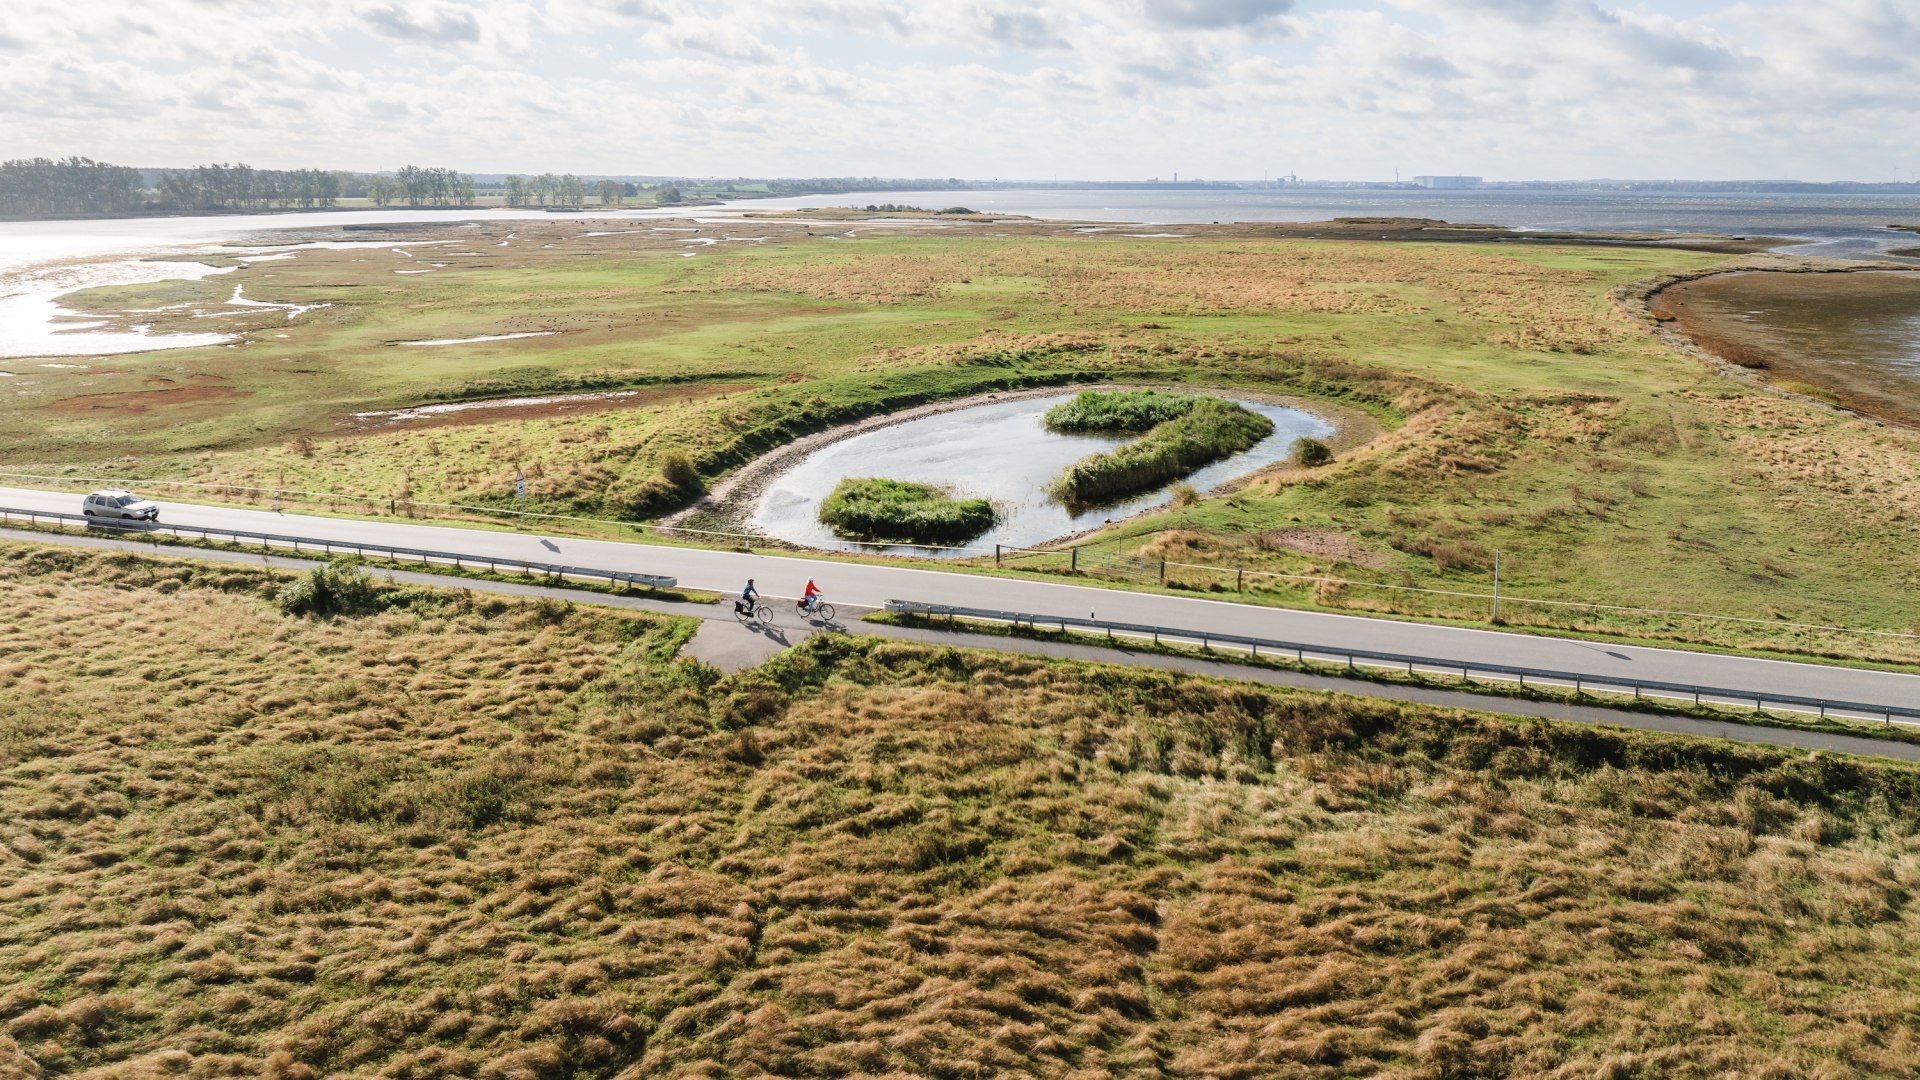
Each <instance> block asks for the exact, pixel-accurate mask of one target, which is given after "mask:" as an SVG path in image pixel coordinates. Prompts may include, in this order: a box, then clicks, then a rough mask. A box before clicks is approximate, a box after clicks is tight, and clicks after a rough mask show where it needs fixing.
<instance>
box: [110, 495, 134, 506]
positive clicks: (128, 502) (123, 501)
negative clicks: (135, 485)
mask: <svg viewBox="0 0 1920 1080" xmlns="http://www.w3.org/2000/svg"><path fill="white" fill-rule="evenodd" d="M139 501H140V500H139V499H136V498H134V497H133V496H131V495H122V496H120V497H119V498H117V499H115V500H113V505H115V506H132V505H133V504H134V503H137V502H139Z"/></svg>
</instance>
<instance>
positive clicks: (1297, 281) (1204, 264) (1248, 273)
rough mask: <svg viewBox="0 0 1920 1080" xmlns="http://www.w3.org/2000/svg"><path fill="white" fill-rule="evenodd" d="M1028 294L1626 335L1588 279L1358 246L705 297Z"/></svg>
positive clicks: (825, 282) (1160, 257)
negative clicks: (1012, 285) (985, 289)
mask: <svg viewBox="0 0 1920 1080" xmlns="http://www.w3.org/2000/svg"><path fill="white" fill-rule="evenodd" d="M987 280H992V281H1026V282H1033V283H1037V284H1038V285H1039V286H1040V287H1041V288H1042V289H1043V291H1044V293H1045V295H1046V297H1047V298H1048V299H1049V300H1050V301H1052V302H1053V303H1054V304H1057V305H1059V306H1061V307H1065V308H1071V309H1074V310H1086V311H1114V310H1122V311H1129V312H1136V311H1137V312H1150V313H1155V314H1167V315H1218V314H1265V313H1275V312H1296V313H1319V314H1362V313H1366V314H1385V315H1408V314H1415V313H1418V312H1421V311H1425V310H1428V309H1429V307H1430V306H1431V305H1434V304H1445V305H1450V306H1452V307H1453V309H1454V310H1455V311H1457V312H1458V314H1459V315H1461V316H1463V317H1465V318H1468V319H1471V320H1475V321H1478V322H1481V323H1483V324H1488V325H1491V326H1492V327H1493V328H1494V329H1493V332H1492V334H1491V336H1490V337H1489V339H1488V340H1489V341H1490V342H1491V343H1493V344H1496V345H1503V346H1509V347H1513V348H1523V349H1535V348H1539V349H1551V350H1555V351H1570V352H1591V351H1594V350H1596V349H1598V348H1601V347H1603V346H1605V345H1608V344H1611V343H1615V342H1618V341H1620V340H1622V339H1623V337H1624V335H1625V333H1626V330H1625V328H1624V327H1623V326H1622V325H1621V324H1620V323H1619V321H1618V320H1616V319H1613V318H1610V317H1609V316H1608V314H1607V313H1606V312H1605V311H1604V309H1603V305H1600V304H1596V303H1595V302H1594V301H1593V299H1592V297H1591V296H1588V295H1586V293H1587V291H1588V289H1587V288H1586V286H1587V285H1588V283H1589V282H1590V281H1592V280H1595V278H1594V276H1593V275H1591V274H1583V273H1571V272H1568V271H1566V270H1560V269H1553V268H1549V267H1544V266H1541V265H1538V264H1536V263H1533V262H1529V261H1526V260H1523V259H1516V258H1512V257H1510V256H1507V255H1504V254H1500V253H1495V252H1491V251H1486V250H1481V249H1472V248H1461V247H1448V246H1440V245H1431V246H1429V245H1399V244H1395V245H1385V244H1363V243H1275V242H1255V243H1237V244H1235V243H1227V244H1222V243H1211V244H1196V245H1191V246H1189V245H1165V244H1163V245H1156V246H1152V247H1143V246H1141V245H1124V244H1108V243H1100V242H1096V241H1086V240H1076V241H1071V242H1070V246H1068V245H1063V244H1062V243H1061V242H1059V241H1054V242H1050V243H1048V242H1041V243H1033V242H1028V243H1019V244H997V245H961V244H955V243H931V242H930V243H928V245H927V250H926V251H924V252H914V253H899V254H888V255H872V254H858V255H849V256H845V257H839V258H816V259H813V260H810V261H808V262H806V263H794V262H782V261H775V260H772V259H767V260H759V261H753V262H746V263H742V264H741V265H739V266H738V267H736V268H734V269H731V270H730V271H729V272H727V273H726V274H724V275H721V276H720V277H719V278H717V279H716V281H715V282H714V285H713V286H712V287H717V288H723V289H732V290H745V291H772V292H791V293H800V294H802V295H806V296H813V297H818V298H820V299H823V300H842V301H858V302H863V303H888V304H897V303H905V302H910V301H917V300H927V299H934V298H938V297H941V296H945V295H947V294H948V293H949V292H950V291H951V290H953V289H954V288H956V287H960V286H964V285H971V284H973V283H975V282H978V281H987Z"/></svg>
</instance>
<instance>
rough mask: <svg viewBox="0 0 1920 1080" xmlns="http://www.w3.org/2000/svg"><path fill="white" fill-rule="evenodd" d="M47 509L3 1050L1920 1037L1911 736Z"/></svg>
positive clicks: (1562, 1063)
mask: <svg viewBox="0 0 1920 1080" xmlns="http://www.w3.org/2000/svg"><path fill="white" fill-rule="evenodd" d="M285 581H286V579H285V578H284V577H281V576H276V575H274V574H272V573H270V572H267V571H263V570H259V569H255V568H246V567H233V566H212V565H204V564H195V563H192V562H187V561H171V560H164V559H148V558H142V557H132V556H120V555H111V554H103V553H88V552H76V551H73V550H68V549H50V548H37V547H34V546H31V545H21V544H4V545H0V867H4V868H5V873H4V875H3V876H0V1073H4V1074H5V1075H9V1076H35V1075H41V1076H73V1077H80V1076H86V1077H106V1076H127V1077H149V1076H151V1077H162V1076H194V1077H260V1076H266V1077H275V1078H283V1080H285V1078H296V1077H319V1076H338V1077H343V1078H347V1077H353V1078H358V1077H369V1078H370V1077H375V1076H383V1077H422V1078H424V1077H440V1076H450V1075H473V1076H487V1077H510V1076H526V1077H550V1076H551V1077H559V1076H574V1077H582V1078H586V1077H638V1076H656V1075H675V1076H716V1077H732V1076H743V1077H744V1076H753V1075H762V1076H764V1075H782V1076H823V1077H838V1076H846V1077H854V1076H883V1075H916V1076H971V1075H984V1074H1012V1075H1031V1076H1041V1077H1063V1078H1064V1077H1075V1076H1087V1075H1126V1076H1142V1077H1145V1076H1182V1077H1187V1076H1198V1077H1219V1078H1228V1077H1250V1076H1298V1077H1328V1078H1332V1077H1341V1076H1353V1075H1381V1076H1387V1075H1392V1076H1407V1077H1442V1076H1478V1075H1492V1074H1508V1075H1564V1076H1582V1077H1584V1076H1596V1075H1598V1076H1662V1077H1681V1078H1686V1077H1715V1078H1718V1077H1766V1076H1789V1075H1793V1076H1843V1075H1844V1076H1899V1075H1906V1074H1907V1073H1909V1072H1910V1070H1911V1066H1912V1062H1913V1060H1914V1057H1915V1054H1916V1053H1920V1043H1917V1042H1916V1038H1915V1029H1914V1026H1913V1024H1912V1022H1911V1020H1912V1016H1913V1014H1914V1011H1915V1009H1916V1008H1920V990H1917V989H1916V988H1917V987H1920V966H1917V965H1920V961H1916V957H1920V947H1917V946H1920V915H1916V912H1915V907H1914V903H1913V896H1914V891H1915V889H1916V887H1917V886H1920V861H1917V860H1920V836H1917V834H1916V831H1915V824H1914V819H1913V816H1912V815H1911V814H1910V813H1908V812H1907V811H1906V808H1907V807H1908V806H1910V805H1911V804H1912V802H1913V800H1914V798H1915V797H1916V796H1917V795H1920V771H1916V770H1915V769H1914V768H1912V767H1910V766H1904V765H1897V764H1893V763H1887V762H1875V761H1870V760H1866V759H1848V758H1844V757H1839V756H1834V755H1812V756H1809V755H1806V754H1804V753H1798V752H1788V751H1779V750H1773V749H1768V748H1763V747H1742V746H1735V745H1732V744H1723V743H1718V742H1713V741H1708V740H1693V739H1679V738H1667V737H1651V736H1640V735H1634V734H1630V733H1623V732H1619V731H1613V730H1608V729H1601V728H1591V727H1584V726H1575V725H1566V726H1562V725H1556V724H1552V723H1545V722H1508V721H1501V720H1496V719H1491V718H1488V717H1484V716H1477V715H1473V714H1466V713H1455V712H1444V711H1434V710H1427V709H1421V708H1416V707H1409V706H1398V705H1391V704H1383V703H1376V702H1368V701H1361V700H1356V699H1350V698H1341V697H1329V696H1324V695H1317V694H1309V693H1305V692H1293V691H1285V690H1270V689H1257V688H1251V687H1248V686H1245V685H1241V684H1231V683H1223V682H1216V681H1211V680H1206V679H1200V678H1193V677H1186V676H1179V675H1171V674H1164V673H1155V672H1143V671H1138V670H1129V669H1121V668H1106V667H1100V666H1092V665H1078V664H1067V663H1044V662H1038V661H1034V660H1029V659H1020V658H1009V657H1006V656H997V655H991V654H984V653H973V652H967V651H959V650H953V649H946V648H932V647H921V646H911V645H902V644H893V643H886V642H883V641H880V640H877V639H872V638H857V637H850V636H845V635H819V636H817V637H815V638H813V639H811V640H810V641H809V642H808V643H807V644H806V645H805V646H804V647H802V648H800V649H797V650H794V651H791V652H789V653H787V654H785V655H783V656H782V657H780V658H778V659H776V660H775V661H773V662H772V663H771V664H769V665H768V666H767V667H765V668H764V669H760V670H757V671H752V672H747V673H743V674H741V675H738V676H733V677H721V676H720V675H718V674H717V673H715V672H713V671H711V670H707V669H702V668H698V667H695V666H692V665H688V664H682V663H677V662H674V661H672V660H670V659H669V657H670V656H671V655H672V653H673V651H674V650H675V648H676V647H677V646H678V645H679V644H680V643H681V642H682V641H683V640H684V639H685V638H686V636H687V633H688V632H689V630H690V626H689V624H688V623H687V622H686V621H680V620H667V619H662V618H657V617H649V616H636V615H628V614H622V613H615V612H608V611H595V610H589V609H584V608H576V607H572V606H569V605H566V604H559V603H551V602H547V603H537V602H526V603H521V602H506V601H495V600H490V599H486V598H476V597H473V596H471V595H467V594H463V593H458V592H451V591H448V592H441V591H434V590H421V589H390V588H387V587H384V586H380V585H379V584H378V583H377V582H376V583H375V591H376V593H377V595H376V596H375V597H373V598H371V599H370V601H369V602H368V603H366V604H365V605H364V609H363V610H364V611H365V612H366V613H364V614H358V615H351V616H342V617H336V618H332V619H313V618H305V617H293V616H289V615H286V614H283V613H282V612H281V610H280V609H279V608H278V607H276V605H275V602H274V598H275V597H276V596H278V595H280V593H281V592H282V591H283V589H284V586H285Z"/></svg>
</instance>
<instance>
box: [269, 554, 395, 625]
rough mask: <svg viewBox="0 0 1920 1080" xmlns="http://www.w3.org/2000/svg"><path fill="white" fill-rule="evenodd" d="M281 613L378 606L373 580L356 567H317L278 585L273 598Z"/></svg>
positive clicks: (324, 612) (357, 611)
mask: <svg viewBox="0 0 1920 1080" xmlns="http://www.w3.org/2000/svg"><path fill="white" fill-rule="evenodd" d="M273 603H274V606H275V607H277V608H279V609H280V613H281V614H283V615H314V616H318V617H321V618H324V617H326V616H329V615H358V614H363V613H365V612H368V611H372V610H374V609H375V608H378V607H379V606H380V597H379V592H378V590H377V589H376V588H375V587H374V584H373V579H372V578H370V577H368V576H367V572H366V571H365V570H362V569H360V568H359V567H357V566H333V565H328V566H316V567H314V568H313V569H311V570H309V571H307V572H306V573H304V574H301V575H300V576H299V577H297V578H294V579H293V580H292V581H289V582H287V583H286V584H285V585H283V586H281V587H280V591H279V593H277V594H276V595H275V596H274V598H273Z"/></svg>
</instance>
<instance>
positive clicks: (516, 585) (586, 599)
mask: <svg viewBox="0 0 1920 1080" xmlns="http://www.w3.org/2000/svg"><path fill="white" fill-rule="evenodd" d="M0 539H9V540H23V541H27V542H35V541H39V542H52V543H60V544H70V545H75V546H80V547H90V548H101V549H109V550H115V551H139V552H147V551H151V550H153V549H152V548H151V547H149V546H148V545H146V544H144V543H141V542H140V541H137V540H125V539H119V538H116V537H109V536H83V535H81V534H79V533H67V534H65V535H53V534H47V533H35V532H27V531H24V530H15V529H6V528H0ZM161 551H162V553H163V554H164V555H167V556H172V557H180V558H191V559H210V560H214V561H217V562H234V563H242V564H245V565H249V566H259V565H266V566H273V567H277V568H279V569H283V570H305V569H308V568H310V567H313V566H318V565H320V564H319V563H317V562H314V561H311V560H308V559H300V558H292V557H288V556H284V555H263V554H260V553H257V552H247V551H227V550H223V549H217V548H198V549H194V548H186V549H172V550H169V549H164V548H163V549H161ZM380 574H381V576H382V577H391V578H392V579H393V580H395V581H399V582H403V583H407V584H415V585H435V586H439V587H442V588H454V589H468V590H471V591H473V592H481V593H494V594H498V595H502V596H517V597H545V598H549V599H554V600H567V601H571V602H573V603H579V604H603V605H606V606H608V607H617V608H626V609H629V610H635V611H652V612H658V613H660V614H665V615H682V616H690V617H692V618H697V619H701V620H703V622H702V625H701V629H700V632H699V633H698V634H695V635H694V638H693V640H692V641H691V642H689V643H688V645H687V647H686V648H685V649H683V650H682V653H681V654H682V655H683V656H691V657H692V658H694V659H696V660H700V661H703V662H705V663H709V664H713V665H714V666H716V667H720V668H721V669H722V670H726V671H735V670H738V669H740V668H742V667H746V666H749V665H752V664H758V663H760V662H762V661H764V660H765V659H766V658H767V657H769V656H771V655H773V654H774V653H777V652H779V651H781V650H783V649H785V648H787V647H788V646H790V645H793V644H797V643H798V642H799V641H800V640H802V639H803V638H805V637H807V636H809V635H810V634H814V633H819V632H821V631H822V630H823V629H827V628H823V627H821V626H819V625H818V624H810V625H806V626H801V625H798V620H797V619H796V620H794V621H795V624H796V625H794V626H793V627H791V628H789V627H782V626H766V627H757V626H753V625H751V624H743V623H741V622H740V621H739V620H737V619H735V618H734V617H733V615H732V613H731V610H730V608H729V606H728V605H726V604H717V605H716V604H698V603H686V602H670V601H663V600H656V599H648V598H646V597H640V596H628V595H615V594H610V593H602V592H588V591H584V590H580V589H569V588H566V587H564V586H552V585H534V584H527V583H522V582H511V581H487V580H484V579H474V578H459V577H444V576H439V575H435V574H432V573H416V572H412V571H386V570H383V571H381V572H380ZM840 621H841V624H842V625H841V626H839V627H835V628H833V629H843V630H846V631H849V632H852V633H859V634H874V635H878V636H880V637H890V638H897V639H900V640H903V641H915V642H922V643H926V644H934V645H954V646H960V647H963V648H973V649H985V650H988V651H992V652H1011V653H1025V654H1029V655H1038V656H1047V657H1054V658H1057V659H1063V660H1086V661H1091V662H1094V663H1101V664H1125V665H1127V666H1129V667H1148V668H1158V669H1160V670H1163V671H1180V672H1186V673H1188V674H1193V675H1207V676H1212V677H1214V678H1221V679H1242V680H1247V681H1251V682H1257V683H1263V684H1265V685H1268V686H1290V687H1295V688H1298V689H1302V690H1317V691H1327V692H1331V693H1342V694H1353V695H1356V696H1358V697H1372V698H1385V699H1388V700H1390V701H1406V702H1413V703H1417V704H1422V705H1435V706H1439V707H1442V708H1454V709H1466V710H1469V711H1473V712H1483V713H1497V714H1501V715H1505V716H1520V717H1537V718H1540V719H1544V720H1561V721H1567V722H1570V723H1576V724H1603V725H1609V726H1614V727H1628V728H1634V729H1637V730H1640V731H1658V732H1665V733H1667V734H1673V735H1694V736H1701V737H1705V738H1717V739H1729V740H1732V741H1734V742H1745V743H1758V744H1761V745H1765V746H1781V747H1787V748H1790V749H1795V750H1821V751H1830V752H1833V753H1841V754H1869V755H1873V756H1876V757H1889V758H1895V759H1898V760H1900V761H1920V744H1915V743H1910V742H1900V741H1895V740H1890V739H1876V738H1874V737H1873V735H1872V729H1871V728H1864V727H1863V728H1862V729H1861V732H1862V733H1861V734H1859V735H1850V734H1844V733H1840V732H1827V731H1807V730H1803V729H1798V728H1786V727H1767V726H1764V725H1762V724H1742V723H1737V722H1735V721H1732V720H1712V719H1706V718H1701V717H1691V716H1672V715H1668V714H1664V713H1649V712H1635V711H1634V710H1632V709H1631V708H1628V707H1626V706H1624V705H1621V706H1618V707H1616V706H1604V705H1584V704H1579V703H1575V702H1568V701H1529V700H1526V699H1524V698H1509V697H1502V696H1498V695H1490V694H1481V693H1474V692H1472V691H1467V690H1449V689H1444V688H1440V687H1429V686H1408V685H1403V684H1398V683H1380V682H1372V681H1369V680H1366V679H1348V678H1342V677H1340V676H1338V675H1334V674H1320V673H1316V672H1307V671H1290V670H1283V669H1279V668H1269V667H1250V666H1248V665H1245V664H1236V663H1233V662H1231V661H1221V660H1209V659H1206V658H1204V657H1198V656H1180V655H1168V654H1164V653H1155V652H1136V651H1133V650H1131V649H1128V648H1127V647H1126V644H1125V643H1124V642H1122V643H1121V644H1120V645H1118V646H1117V647H1103V646H1099V645H1089V644H1085V643H1082V642H1068V641H1036V640H1030V639H1027V638H1014V637H1000V636H997V635H988V634H974V633H968V632H966V631H964V630H962V631H952V630H946V629H942V628H940V627H917V626H891V625H877V624H872V623H854V622H852V621H851V620H849V619H846V618H844V617H843V618H842V619H841V620H840ZM703 639H705V640H707V641H708V645H707V647H705V648H703V647H702V641H703Z"/></svg>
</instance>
